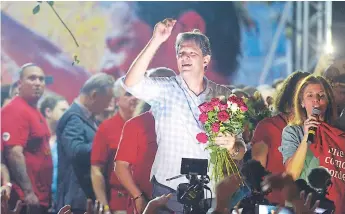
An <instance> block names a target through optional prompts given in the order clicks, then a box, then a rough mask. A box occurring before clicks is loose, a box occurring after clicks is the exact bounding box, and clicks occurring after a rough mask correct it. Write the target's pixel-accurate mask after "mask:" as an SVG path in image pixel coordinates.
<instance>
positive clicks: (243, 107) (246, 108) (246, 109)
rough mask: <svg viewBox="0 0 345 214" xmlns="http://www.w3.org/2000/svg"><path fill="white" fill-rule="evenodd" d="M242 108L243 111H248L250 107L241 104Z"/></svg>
mask: <svg viewBox="0 0 345 214" xmlns="http://www.w3.org/2000/svg"><path fill="white" fill-rule="evenodd" d="M240 109H241V111H242V112H246V111H248V107H247V105H245V104H244V105H243V106H241V107H240Z"/></svg>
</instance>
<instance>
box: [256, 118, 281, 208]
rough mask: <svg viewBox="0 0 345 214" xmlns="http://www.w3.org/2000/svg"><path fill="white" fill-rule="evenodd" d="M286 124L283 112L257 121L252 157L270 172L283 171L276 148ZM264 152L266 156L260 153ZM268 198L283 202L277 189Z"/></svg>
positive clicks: (273, 201) (279, 143) (271, 200)
mask: <svg viewBox="0 0 345 214" xmlns="http://www.w3.org/2000/svg"><path fill="white" fill-rule="evenodd" d="M286 125H287V118H286V116H285V115H283V114H278V115H277V116H274V117H269V118H265V119H263V120H262V121H260V122H259V123H258V125H257V126H256V129H255V131H254V136H253V138H252V140H251V143H252V145H253V148H254V150H253V149H252V152H253V153H252V157H253V159H254V160H257V161H260V163H261V164H262V165H263V167H265V169H266V170H268V171H269V172H272V173H282V172H284V171H285V168H284V165H283V157H282V155H281V153H280V152H279V150H278V148H279V146H280V145H281V140H282V130H283V129H284V128H285V126H286ZM262 153H266V154H267V155H266V156H263V155H261V154H262ZM267 198H268V200H269V201H270V202H272V203H284V199H283V198H282V195H281V194H280V192H279V191H277V190H274V191H273V192H272V193H271V194H269V195H268V197H267Z"/></svg>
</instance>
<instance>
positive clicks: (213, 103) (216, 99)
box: [210, 98, 220, 107]
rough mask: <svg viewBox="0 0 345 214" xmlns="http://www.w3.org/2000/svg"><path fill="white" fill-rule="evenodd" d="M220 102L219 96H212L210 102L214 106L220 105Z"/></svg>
mask: <svg viewBox="0 0 345 214" xmlns="http://www.w3.org/2000/svg"><path fill="white" fill-rule="evenodd" d="M219 102H220V99H219V98H212V99H211V102H210V103H211V105H212V106H213V107H216V106H218V104H219Z"/></svg>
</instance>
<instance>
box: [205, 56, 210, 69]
mask: <svg viewBox="0 0 345 214" xmlns="http://www.w3.org/2000/svg"><path fill="white" fill-rule="evenodd" d="M210 61H211V56H210V55H206V56H204V68H205V67H208V65H209V63H210Z"/></svg>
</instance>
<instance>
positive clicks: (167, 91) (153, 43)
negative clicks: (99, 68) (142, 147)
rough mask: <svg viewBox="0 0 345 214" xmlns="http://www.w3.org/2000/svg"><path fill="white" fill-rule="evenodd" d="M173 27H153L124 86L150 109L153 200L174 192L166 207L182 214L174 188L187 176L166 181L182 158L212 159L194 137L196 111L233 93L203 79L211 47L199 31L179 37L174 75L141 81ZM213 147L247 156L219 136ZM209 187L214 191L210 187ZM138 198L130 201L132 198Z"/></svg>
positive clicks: (236, 141) (237, 141) (236, 139)
mask: <svg viewBox="0 0 345 214" xmlns="http://www.w3.org/2000/svg"><path fill="white" fill-rule="evenodd" d="M175 23H176V20H172V19H165V20H164V21H162V22H159V23H157V24H156V26H155V28H154V32H153V36H152V38H151V40H150V41H149V42H148V44H147V45H146V47H145V48H144V49H143V50H142V52H141V53H140V54H139V56H138V57H137V58H136V60H135V61H134V62H133V64H132V65H131V67H130V69H129V71H128V73H127V75H126V77H125V78H124V81H123V83H124V88H125V89H126V90H127V91H128V92H130V93H131V94H133V95H134V96H136V97H137V98H139V99H142V100H144V101H145V102H147V103H149V104H150V105H151V110H152V113H153V115H154V118H155V123H156V134H157V144H158V150H157V154H156V157H155V161H154V163H153V166H152V171H151V177H152V182H153V184H154V187H153V195H154V196H160V195H162V194H168V193H173V197H172V199H170V201H169V203H168V205H167V206H168V207H169V208H170V209H172V210H173V211H174V212H176V213H182V212H183V205H182V204H180V203H178V202H177V198H176V189H177V186H178V184H180V183H188V180H187V179H186V178H185V177H181V178H178V179H174V180H170V181H166V179H168V178H171V177H174V176H176V175H179V174H180V168H181V159H182V158H197V159H208V160H209V159H210V154H209V152H208V150H205V148H206V145H205V144H199V143H198V141H197V140H196V135H197V134H198V133H199V132H202V131H203V126H202V124H201V123H200V122H199V120H198V118H199V115H200V110H199V109H198V106H199V105H200V104H202V103H204V102H205V101H209V100H211V98H214V97H219V96H226V97H227V96H229V95H230V94H231V91H230V90H229V89H227V88H226V87H223V86H221V85H218V84H216V83H214V82H212V81H210V80H208V79H207V78H206V77H205V71H206V69H207V65H208V64H209V62H210V59H211V48H210V43H209V40H208V38H207V37H206V36H205V35H204V34H202V33H201V32H200V31H198V30H194V31H193V32H186V33H180V34H179V35H178V36H177V39H176V44H175V48H176V54H177V55H176V57H177V64H178V69H179V75H178V76H176V77H175V76H174V77H159V78H150V77H146V76H145V71H146V70H147V69H148V66H149V64H150V61H151V60H152V58H153V57H154V55H155V53H156V52H157V50H158V49H159V47H160V46H161V45H162V44H163V43H164V42H165V41H166V40H167V39H168V38H169V36H170V35H171V33H172V30H173V27H174V25H175ZM216 144H218V145H219V146H222V147H224V148H227V149H228V150H229V152H230V155H231V156H232V158H233V159H236V160H241V159H242V158H243V155H244V153H245V152H246V151H245V150H246V149H245V145H244V141H243V139H242V137H241V136H231V135H229V136H222V137H218V138H217V139H216ZM210 171H211V170H209V172H210ZM209 186H210V188H211V189H212V190H213V189H214V188H213V186H214V182H212V181H211V182H210V184H209ZM213 195H214V194H213ZM140 197H141V195H138V196H133V199H134V200H138V199H139V198H140Z"/></svg>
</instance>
